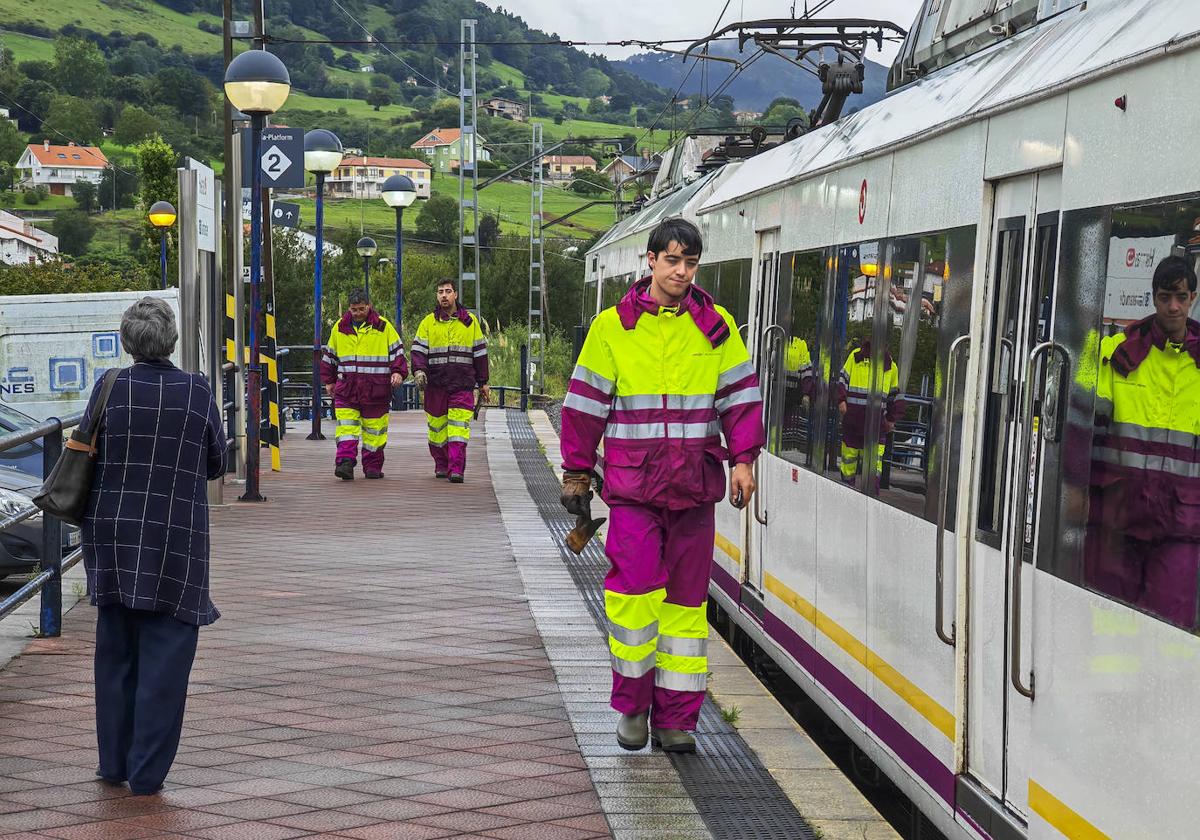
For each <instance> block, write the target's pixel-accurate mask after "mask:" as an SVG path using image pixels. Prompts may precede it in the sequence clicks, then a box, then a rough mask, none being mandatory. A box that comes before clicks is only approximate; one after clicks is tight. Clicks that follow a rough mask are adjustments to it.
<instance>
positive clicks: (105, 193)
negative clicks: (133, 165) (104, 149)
mask: <svg viewBox="0 0 1200 840" xmlns="http://www.w3.org/2000/svg"><path fill="white" fill-rule="evenodd" d="M137 191H138V179H137V173H136V172H131V171H130V170H128V169H124V168H122V169H114V168H113V167H112V166H109V167H107V168H106V169H105V170H104V172H103V173H101V175H100V189H99V190H98V191H97V192H98V198H99V200H100V209H102V210H117V209H120V208H122V207H132V206H133V205H134V202H135V200H136V199H137Z"/></svg>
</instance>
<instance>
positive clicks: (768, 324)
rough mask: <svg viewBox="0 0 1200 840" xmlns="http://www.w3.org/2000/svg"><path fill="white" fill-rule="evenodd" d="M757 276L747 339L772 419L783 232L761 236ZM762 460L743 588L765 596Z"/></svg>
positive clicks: (748, 523) (766, 492)
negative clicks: (763, 584)
mask: <svg viewBox="0 0 1200 840" xmlns="http://www.w3.org/2000/svg"><path fill="white" fill-rule="evenodd" d="M757 255H758V261H757V264H756V266H757V276H756V277H755V285H756V288H755V291H754V313H753V315H752V316H751V321H750V331H749V335H748V338H747V341H748V343H749V345H750V346H749V350H750V357H751V361H752V362H753V363H754V368H755V370H756V371H757V372H758V382H759V386H760V388H761V389H762V394H763V401H764V409H765V411H764V414H765V415H766V416H768V417H769V416H771V414H770V411H771V400H773V399H777V398H778V396H777V395H776V394H775V391H776V390H778V389H777V388H776V387H775V386H776V384H777V383H776V381H775V380H776V379H778V376H777V371H776V369H777V368H778V367H779V366H778V365H777V364H776V361H777V360H778V354H779V353H780V351H781V348H782V342H783V337H784V331H783V328H782V327H780V326H779V322H778V313H777V311H776V310H777V309H778V306H779V289H778V285H779V260H780V255H779V229H778V228H773V229H772V230H765V231H762V232H761V233H759V235H758V251H757ZM761 463H762V459H761V458H760V459H758V461H757V462H756V463H755V465H754V470H755V476H754V480H755V483H756V484H757V485H758V492H757V493H755V494H754V499H753V500H752V501H751V503H750V507H749V514H750V515H749V516H747V517H746V518H745V521H746V527H747V529H748V531H747V534H746V540H745V545H746V562H745V564H744V565H743V567H742V571H743V574H744V575H745V578H744V580H743V581H742V582H743V584H745V585H747V586H750V587H751V588H752V589H753V590H754V591H755V593H756V594H757V593H761V592H762V574H763V566H762V558H763V555H764V553H765V551H766V543H767V506H768V503H769V502H768V500H769V499H770V498H771V494H770V492H769V490H768V489H767V487H765V486H764V484H765V477H766V471H765V470H763V469H761V468H760V464H761Z"/></svg>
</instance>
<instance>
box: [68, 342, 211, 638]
mask: <svg viewBox="0 0 1200 840" xmlns="http://www.w3.org/2000/svg"><path fill="white" fill-rule="evenodd" d="M97 385H99V383H97ZM98 390H99V389H98V388H96V389H93V391H92V399H91V401H89V403H88V408H87V413H86V415H85V422H86V421H87V418H90V416H91V414H92V405H93V403H94V402H95V400H96V396H97V393H98ZM97 448H98V449H99V453H98V455H97V460H96V472H95V476H94V478H93V481H92V494H91V497H90V498H89V500H88V512H87V517H86V518H85V519H84V521H83V564H84V568H85V569H86V570H87V579H88V591H89V592H90V594H91V600H92V604H94V605H96V606H108V605H110V604H123V605H124V606H125V607H127V608H129V609H135V610H147V611H150V612H160V613H167V614H169V615H172V616H174V617H175V618H177V619H179V620H180V621H182V622H184V623H186V624H195V625H204V624H211V623H212V622H214V621H216V620H217V618H218V617H220V613H219V612H217V608H216V607H214V606H213V603H212V600H211V599H210V598H209V592H208V495H207V482H208V480H209V479H214V478H218V477H220V476H221V474H222V473H223V472H224V462H225V434H224V432H223V430H222V428H221V415H220V413H219V412H218V410H217V406H216V403H215V401H214V400H213V394H212V390H211V389H210V388H209V385H208V382H207V380H205V378H204V377H202V376H199V375H197V374H191V373H185V372H184V371H182V370H179V369H178V368H177V367H175V366H174V365H173V364H171V363H170V362H167V361H148V362H138V363H137V364H135V365H133V366H132V367H130V368H126V369H125V370H123V371H121V373H120V374H118V376H117V381H116V383H115V384H114V386H113V390H112V394H111V395H110V396H109V400H108V406H107V408H106V409H105V412H104V420H103V425H102V426H101V431H100V435H99V438H98V440H97Z"/></svg>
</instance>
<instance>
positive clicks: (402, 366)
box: [321, 309, 408, 408]
mask: <svg viewBox="0 0 1200 840" xmlns="http://www.w3.org/2000/svg"><path fill="white" fill-rule="evenodd" d="M393 373H398V374H400V377H401V378H404V377H406V376H408V363H407V362H405V360H404V344H403V342H401V341H400V336H399V335H397V333H396V328H395V327H393V326H392V323H391V322H390V321H388V320H387V319H386V318H383V317H380V315H379V313H378V312H376V311H375V310H374V309H372V310H370V312H369V313H368V314H367V319H366V321H364V322H363V323H362V325H360V326H355V325H354V321H353V320H352V319H351V318H350V313H349V312H347V313H345V314H344V315H343V316H342V318H341V320H339V321H338V323H337V325H336V326H335V327H334V328H333V331H332V332H331V333H330V334H329V343H328V344H326V345H325V352H324V353H323V354H322V356H321V382H323V383H324V384H326V385H333V396H334V399H336V400H338V401H340V402H342V403H345V404H347V405H351V406H356V407H359V406H369V407H372V408H375V407H379V406H386V405H388V404H390V403H391V401H392V384H391V378H392V374H393ZM335 383H336V384H335Z"/></svg>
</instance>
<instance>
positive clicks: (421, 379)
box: [413, 370, 429, 388]
mask: <svg viewBox="0 0 1200 840" xmlns="http://www.w3.org/2000/svg"><path fill="white" fill-rule="evenodd" d="M413 382H416V383H417V387H418V388H424V387H425V385H426V384H427V383H428V382H429V377H428V376H426V375H425V371H423V370H419V371H417V372H416V373H414V374H413Z"/></svg>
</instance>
